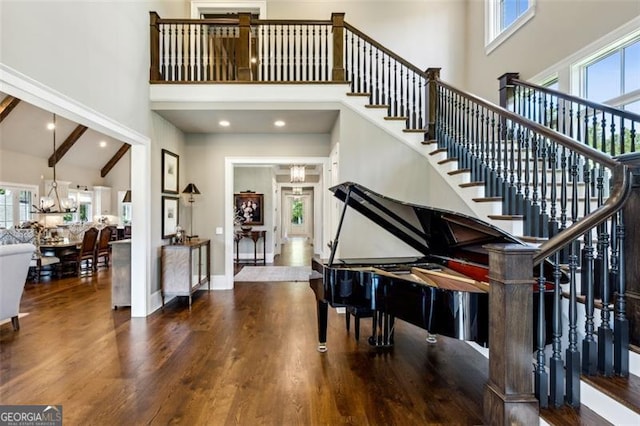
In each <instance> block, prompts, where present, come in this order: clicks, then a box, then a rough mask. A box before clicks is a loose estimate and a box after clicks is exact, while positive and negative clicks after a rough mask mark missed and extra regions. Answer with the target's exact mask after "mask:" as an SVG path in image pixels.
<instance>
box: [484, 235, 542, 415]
mask: <svg viewBox="0 0 640 426" xmlns="http://www.w3.org/2000/svg"><path fill="white" fill-rule="evenodd" d="M486 249H487V250H488V252H489V281H490V284H491V291H490V292H489V381H488V383H487V385H486V387H485V390H484V420H485V422H486V423H487V424H489V425H532V424H538V422H539V406H538V400H537V399H536V398H535V396H534V394H533V379H532V376H533V374H532V372H533V367H532V363H533V359H532V356H531V351H532V342H533V297H532V291H533V285H534V277H533V255H534V254H535V252H536V249H535V248H532V247H527V246H522V245H517V244H504V245H503V244H495V245H488V246H486Z"/></svg>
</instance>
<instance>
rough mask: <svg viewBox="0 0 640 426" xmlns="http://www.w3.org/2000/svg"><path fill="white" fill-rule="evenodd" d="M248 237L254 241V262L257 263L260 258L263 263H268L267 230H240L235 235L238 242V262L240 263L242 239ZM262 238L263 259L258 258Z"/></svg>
mask: <svg viewBox="0 0 640 426" xmlns="http://www.w3.org/2000/svg"><path fill="white" fill-rule="evenodd" d="M244 238H248V239H250V240H252V241H253V264H254V265H257V264H258V260H262V264H263V265H266V264H267V255H266V253H267V231H265V230H261V231H238V232H236V234H235V235H234V238H233V239H234V240H235V242H236V263H240V249H239V248H240V241H242V240H243V239H244ZM261 238H262V259H259V258H258V240H259V239H261Z"/></svg>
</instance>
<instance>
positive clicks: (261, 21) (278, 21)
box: [251, 19, 331, 25]
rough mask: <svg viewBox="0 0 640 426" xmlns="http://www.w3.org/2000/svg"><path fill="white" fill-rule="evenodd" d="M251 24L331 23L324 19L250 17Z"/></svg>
mask: <svg viewBox="0 0 640 426" xmlns="http://www.w3.org/2000/svg"><path fill="white" fill-rule="evenodd" d="M251 25H331V20H326V19H307V20H305V19H300V20H298V19H252V20H251Z"/></svg>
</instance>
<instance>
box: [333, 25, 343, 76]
mask: <svg viewBox="0 0 640 426" xmlns="http://www.w3.org/2000/svg"><path fill="white" fill-rule="evenodd" d="M331 24H332V32H333V69H332V71H331V81H345V77H344V75H345V74H344V13H332V14H331Z"/></svg>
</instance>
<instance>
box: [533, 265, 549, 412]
mask: <svg viewBox="0 0 640 426" xmlns="http://www.w3.org/2000/svg"><path fill="white" fill-rule="evenodd" d="M545 263H546V260H545V261H543V262H542V263H540V275H539V277H538V293H537V295H536V297H537V298H538V335H537V336H536V343H537V348H536V363H535V368H534V374H533V375H534V377H535V380H534V382H535V384H534V389H535V391H534V393H535V395H536V398H538V401H540V407H541V408H546V407H548V406H549V397H548V395H547V388H548V382H549V377H548V374H547V371H546V369H545V364H546V363H545V354H544V347H545V341H546V333H545V330H546V324H545V316H544V312H545V309H544V294H545V288H546V285H545V282H546V279H545V276H544V264H545Z"/></svg>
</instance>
